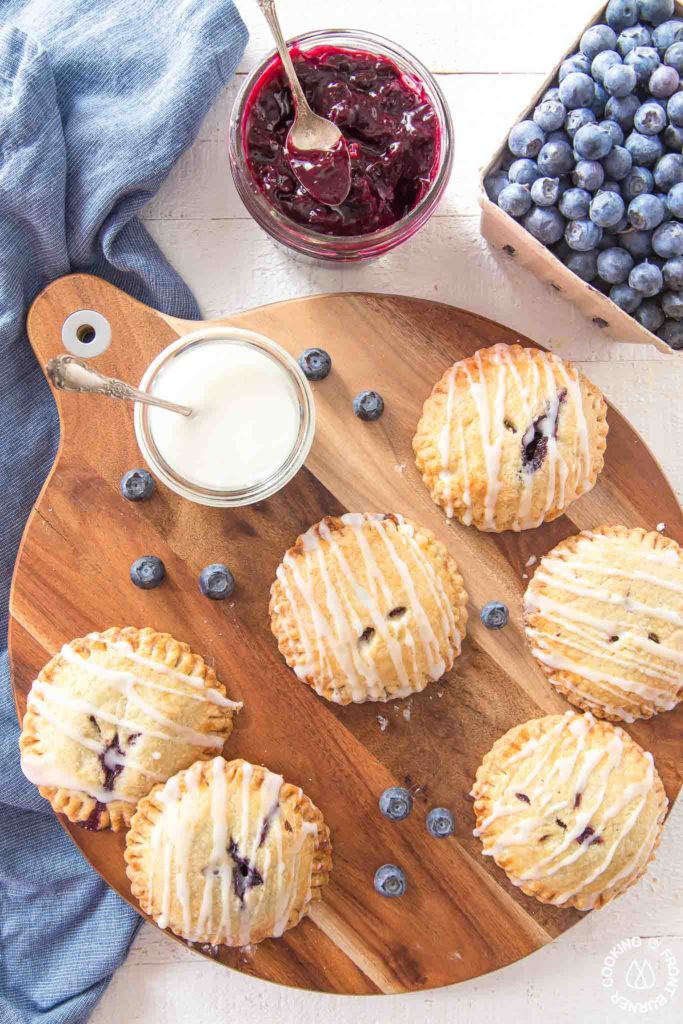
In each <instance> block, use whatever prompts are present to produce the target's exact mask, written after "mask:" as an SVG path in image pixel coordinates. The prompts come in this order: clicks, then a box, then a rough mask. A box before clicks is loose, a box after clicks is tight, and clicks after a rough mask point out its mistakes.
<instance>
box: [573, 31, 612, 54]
mask: <svg viewBox="0 0 683 1024" xmlns="http://www.w3.org/2000/svg"><path fill="white" fill-rule="evenodd" d="M616 45H617V34H616V32H615V31H614V30H613V29H611V28H610V27H609V25H591V27H590V28H587V29H586V31H585V32H584V33H583V35H582V36H581V43H580V44H579V49H580V50H581V53H583V54H584V56H586V57H588V59H589V60H594V59H595V58H596V57H597V55H598V54H599V53H602V51H603V50H613V49H614V47H615V46H616Z"/></svg>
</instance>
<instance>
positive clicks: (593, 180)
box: [572, 160, 605, 192]
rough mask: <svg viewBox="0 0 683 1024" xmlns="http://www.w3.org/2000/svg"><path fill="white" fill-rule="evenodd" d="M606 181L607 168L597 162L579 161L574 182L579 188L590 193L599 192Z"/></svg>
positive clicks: (573, 176) (575, 169)
mask: <svg viewBox="0 0 683 1024" xmlns="http://www.w3.org/2000/svg"><path fill="white" fill-rule="evenodd" d="M604 180H605V168H604V167H603V166H602V164H601V163H599V162H598V161H597V160H579V162H578V163H577V165H576V167H575V168H574V173H573V174H572V181H573V182H574V184H575V185H576V186H577V188H585V189H586V190H587V191H588V192H597V190H598V189H599V188H600V186H601V185H602V183H603V181H604Z"/></svg>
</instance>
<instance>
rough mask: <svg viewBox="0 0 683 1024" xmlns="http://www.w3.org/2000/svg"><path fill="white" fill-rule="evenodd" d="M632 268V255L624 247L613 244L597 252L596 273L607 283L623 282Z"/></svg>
mask: <svg viewBox="0 0 683 1024" xmlns="http://www.w3.org/2000/svg"><path fill="white" fill-rule="evenodd" d="M632 269H633V256H631V254H630V252H627V251H626V249H622V248H620V247H619V246H613V247H612V248H611V249H604V250H603V251H602V252H601V253H598V274H599V275H600V277H601V278H602V279H603V281H606V282H607V283H608V284H623V283H624V281H627V280H628V275H629V274H630V273H631V270H632Z"/></svg>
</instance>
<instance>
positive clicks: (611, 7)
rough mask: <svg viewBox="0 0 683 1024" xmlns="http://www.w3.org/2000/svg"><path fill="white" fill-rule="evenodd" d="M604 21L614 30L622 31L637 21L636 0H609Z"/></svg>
mask: <svg viewBox="0 0 683 1024" xmlns="http://www.w3.org/2000/svg"><path fill="white" fill-rule="evenodd" d="M605 21H606V22H607V24H608V25H609V27H610V28H611V29H614V31H615V32H622V31H623V30H624V29H625V28H630V27H631V25H635V23H636V22H637V21H638V5H637V3H636V0H609V3H608V4H607V11H606V13H605Z"/></svg>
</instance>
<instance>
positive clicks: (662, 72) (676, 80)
mask: <svg viewBox="0 0 683 1024" xmlns="http://www.w3.org/2000/svg"><path fill="white" fill-rule="evenodd" d="M680 82H681V78H680V75H679V74H678V71H676V69H675V68H669V67H666V65H662V66H661V67H659V68H656V69H655V70H654V71H653V72H652V75H651V76H650V85H649V89H650V93H651V94H652V95H653V96H656V97H657V98H658V99H661V100H666V99H668V98H669V97H670V96H673V94H674V93H675V92H676V90H677V89H678V86H679V85H680Z"/></svg>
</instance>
